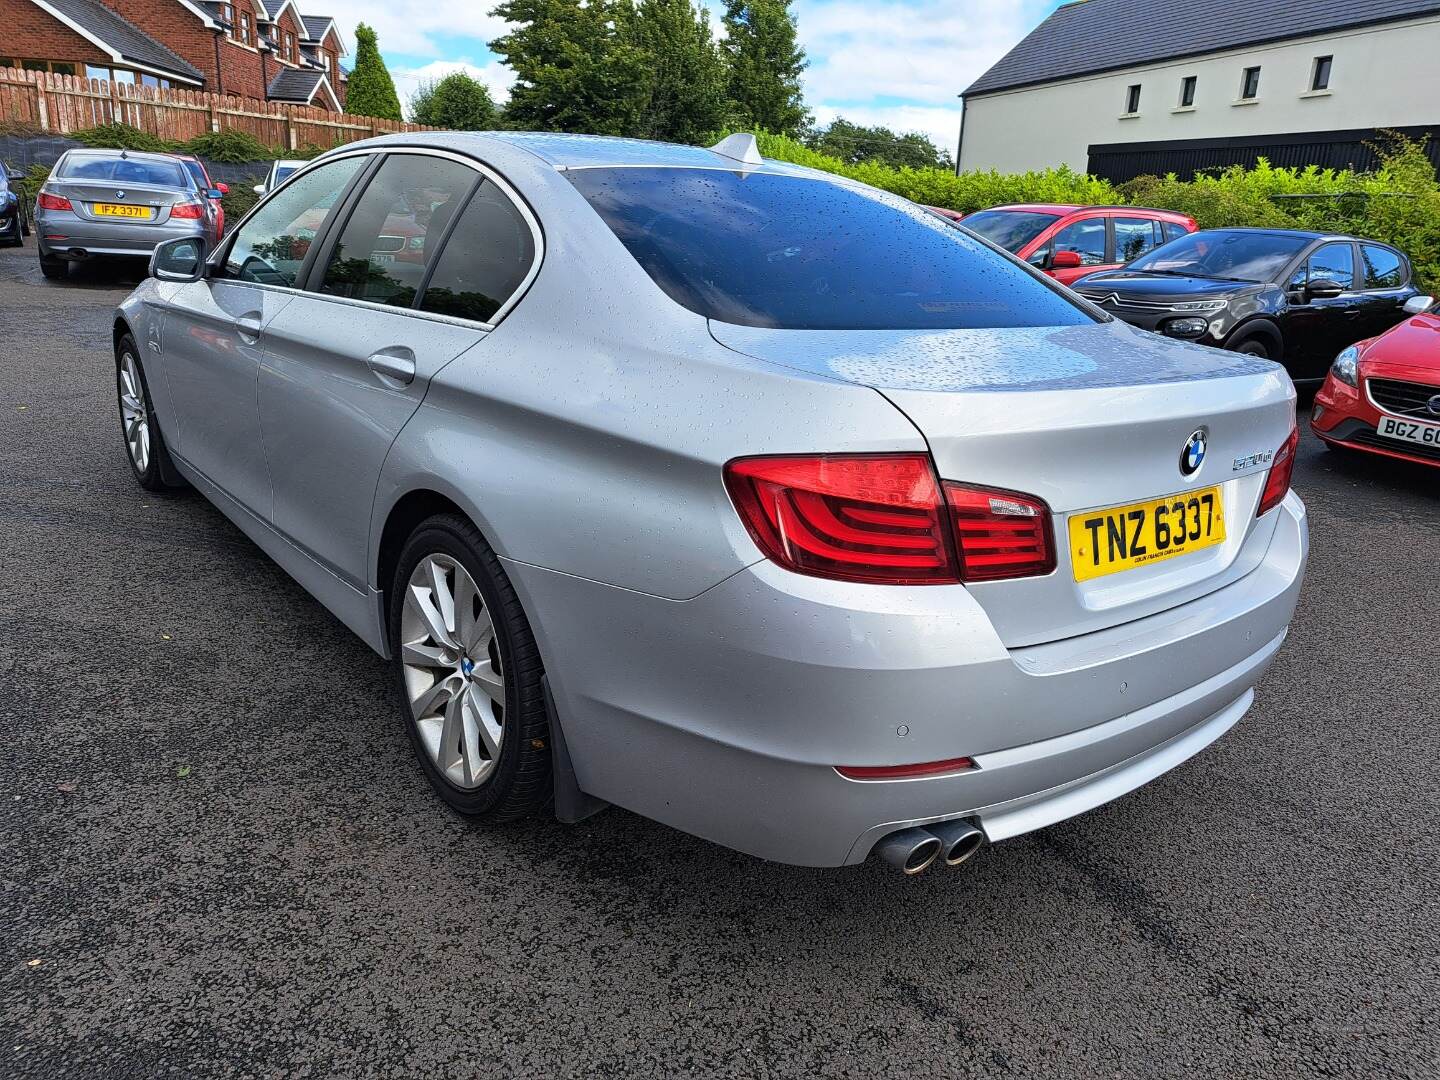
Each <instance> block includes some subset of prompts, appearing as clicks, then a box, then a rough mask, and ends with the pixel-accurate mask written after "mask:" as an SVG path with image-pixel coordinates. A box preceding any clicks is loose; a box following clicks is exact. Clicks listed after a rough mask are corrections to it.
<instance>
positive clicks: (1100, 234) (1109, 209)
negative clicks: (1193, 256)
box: [940, 203, 1199, 285]
mask: <svg viewBox="0 0 1440 1080" xmlns="http://www.w3.org/2000/svg"><path fill="white" fill-rule="evenodd" d="M940 213H942V214H944V215H945V216H946V217H949V218H952V219H953V218H955V217H956V215H955V213H954V211H945V210H942V211H940ZM958 220H960V221H961V223H962V224H963V225H964V226H965V227H966V228H967V229H969V230H971V231H972V232H976V233H979V234H980V235H981V236H983V237H985V239H987V240H989V241H990V242H991V243H992V244H998V245H999V246H1000V247H1003V248H1004V249H1005V250H1006V251H1008V252H1010V253H1011V254H1013V255H1017V256H1019V257H1020V258H1022V259H1024V260H1025V261H1026V262H1028V263H1029V264H1030V265H1031V266H1034V267H1035V268H1036V269H1039V270H1043V271H1045V273H1047V274H1049V275H1050V276H1051V277H1053V278H1055V279H1056V280H1057V281H1061V282H1063V283H1065V284H1066V285H1069V284H1070V283H1071V282H1072V281H1075V280H1077V279H1078V278H1082V277H1084V276H1085V275H1086V274H1093V273H1095V272H1096V271H1099V270H1114V269H1116V268H1117V267H1120V266H1123V265H1124V264H1125V263H1128V262H1131V261H1133V260H1135V259H1138V258H1139V257H1140V256H1141V255H1144V254H1145V253H1146V252H1147V251H1150V250H1151V249H1152V248H1157V247H1159V246H1160V245H1161V244H1163V243H1165V242H1166V241H1167V240H1174V239H1175V238H1176V237H1177V236H1184V235H1185V234H1186V233H1193V232H1195V231H1196V230H1198V229H1199V226H1198V225H1196V224H1195V219H1194V218H1190V217H1186V216H1185V215H1184V214H1177V213H1175V212H1174V211H1172V210H1150V209H1147V208H1145V207H1143V206H1068V205H1061V204H1053V203H1026V204H1022V205H1016V206H996V207H992V208H991V209H989V210H980V211H977V212H976V213H973V214H967V215H966V216H965V217H963V218H959V219H958Z"/></svg>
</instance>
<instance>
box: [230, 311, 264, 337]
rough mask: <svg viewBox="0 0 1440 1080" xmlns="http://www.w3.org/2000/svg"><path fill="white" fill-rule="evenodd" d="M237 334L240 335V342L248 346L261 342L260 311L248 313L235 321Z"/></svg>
mask: <svg viewBox="0 0 1440 1080" xmlns="http://www.w3.org/2000/svg"><path fill="white" fill-rule="evenodd" d="M235 332H236V333H237V334H239V335H240V340H241V341H243V342H245V344H247V345H254V344H255V342H257V341H259V340H260V313H259V312H258V311H247V312H246V313H245V314H244V315H241V316H239V317H238V318H237V319H236V320H235Z"/></svg>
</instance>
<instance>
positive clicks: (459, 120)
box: [410, 71, 500, 131]
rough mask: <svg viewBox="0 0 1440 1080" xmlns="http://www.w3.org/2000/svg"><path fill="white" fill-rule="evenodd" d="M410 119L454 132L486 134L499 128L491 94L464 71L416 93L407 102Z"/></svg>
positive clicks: (456, 72)
mask: <svg viewBox="0 0 1440 1080" xmlns="http://www.w3.org/2000/svg"><path fill="white" fill-rule="evenodd" d="M410 118H411V119H412V120H414V121H415V123H417V124H428V125H430V126H431V127H441V128H450V129H452V130H454V131H489V130H491V129H493V128H496V127H499V126H500V110H499V109H497V108H495V102H494V101H492V100H491V99H490V91H489V90H487V89H486V88H485V84H484V83H482V82H480V81H479V80H477V79H474V78H472V77H471V76H469V75H467V74H466V73H465V72H463V71H455V72H452V73H451V74H449V75H446V76H445V77H444V78H443V79H440V80H439V81H436V82H429V83H426V84H425V85H423V86H421V87H420V89H418V90H416V91H415V93H414V94H413V95H412V96H411V98H410Z"/></svg>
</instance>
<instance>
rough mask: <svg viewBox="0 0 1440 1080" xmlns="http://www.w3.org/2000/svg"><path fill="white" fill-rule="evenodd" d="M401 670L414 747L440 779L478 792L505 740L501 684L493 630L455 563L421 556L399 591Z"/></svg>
mask: <svg viewBox="0 0 1440 1080" xmlns="http://www.w3.org/2000/svg"><path fill="white" fill-rule="evenodd" d="M400 662H401V665H402V668H403V670H404V677H405V691H406V696H407V697H408V698H409V700H410V713H411V716H412V717H413V718H414V721H415V727H416V729H417V730H418V732H419V735H420V742H421V744H422V745H423V746H424V747H425V750H426V752H427V753H428V754H429V755H430V759H431V761H433V762H434V763H435V766H436V768H438V769H439V771H440V773H441V775H443V776H444V777H445V779H446V780H448V781H449V782H450V783H452V784H454V785H455V786H456V787H459V788H466V789H474V788H478V787H480V786H481V785H482V784H484V783H485V781H486V780H488V779H489V778H490V775H491V774H492V773H493V772H494V771H495V766H496V763H497V762H498V761H499V760H500V747H501V744H502V742H503V740H504V734H505V676H504V673H503V672H502V670H501V664H500V650H499V644H498V642H497V641H496V640H495V624H494V622H493V621H492V620H491V618H490V611H489V609H488V608H487V607H486V606H485V601H484V598H483V597H482V596H481V595H480V590H479V588H478V587H477V586H476V584H475V579H474V578H472V577H471V576H470V573H469V571H467V570H466V569H465V567H464V566H462V565H461V564H460V562H459V560H457V559H455V558H453V557H452V556H450V555H445V554H440V553H436V554H432V555H427V556H425V557H424V558H423V559H421V560H420V561H419V563H417V564H416V566H415V569H414V571H413V572H412V573H411V574H410V580H409V582H408V583H407V584H406V586H405V602H404V606H403V608H402V609H401V613H400Z"/></svg>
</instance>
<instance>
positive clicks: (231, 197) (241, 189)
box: [220, 176, 265, 234]
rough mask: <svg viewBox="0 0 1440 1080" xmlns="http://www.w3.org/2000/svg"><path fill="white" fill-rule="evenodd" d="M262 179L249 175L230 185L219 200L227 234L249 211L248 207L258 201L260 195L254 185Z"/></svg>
mask: <svg viewBox="0 0 1440 1080" xmlns="http://www.w3.org/2000/svg"><path fill="white" fill-rule="evenodd" d="M264 179H265V178H264V177H263V176H251V177H249V178H247V179H245V180H244V181H242V182H240V183H238V184H231V185H230V193H229V194H228V195H226V196H225V197H224V198H223V199H221V200H220V205H221V206H222V207H224V209H225V231H226V233H227V234H228V233H229V231H230V230H231V229H233V228H234V227H235V226H236V225H237V224H239V222H240V219H241V218H242V217H244V216H245V215H246V214H248V213H249V212H250V208H251V207H252V206H254V205H255V204H256V203H257V202H259V201H260V196H259V195H256V194H255V185H256V184H259V183H262V182H263V181H264Z"/></svg>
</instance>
